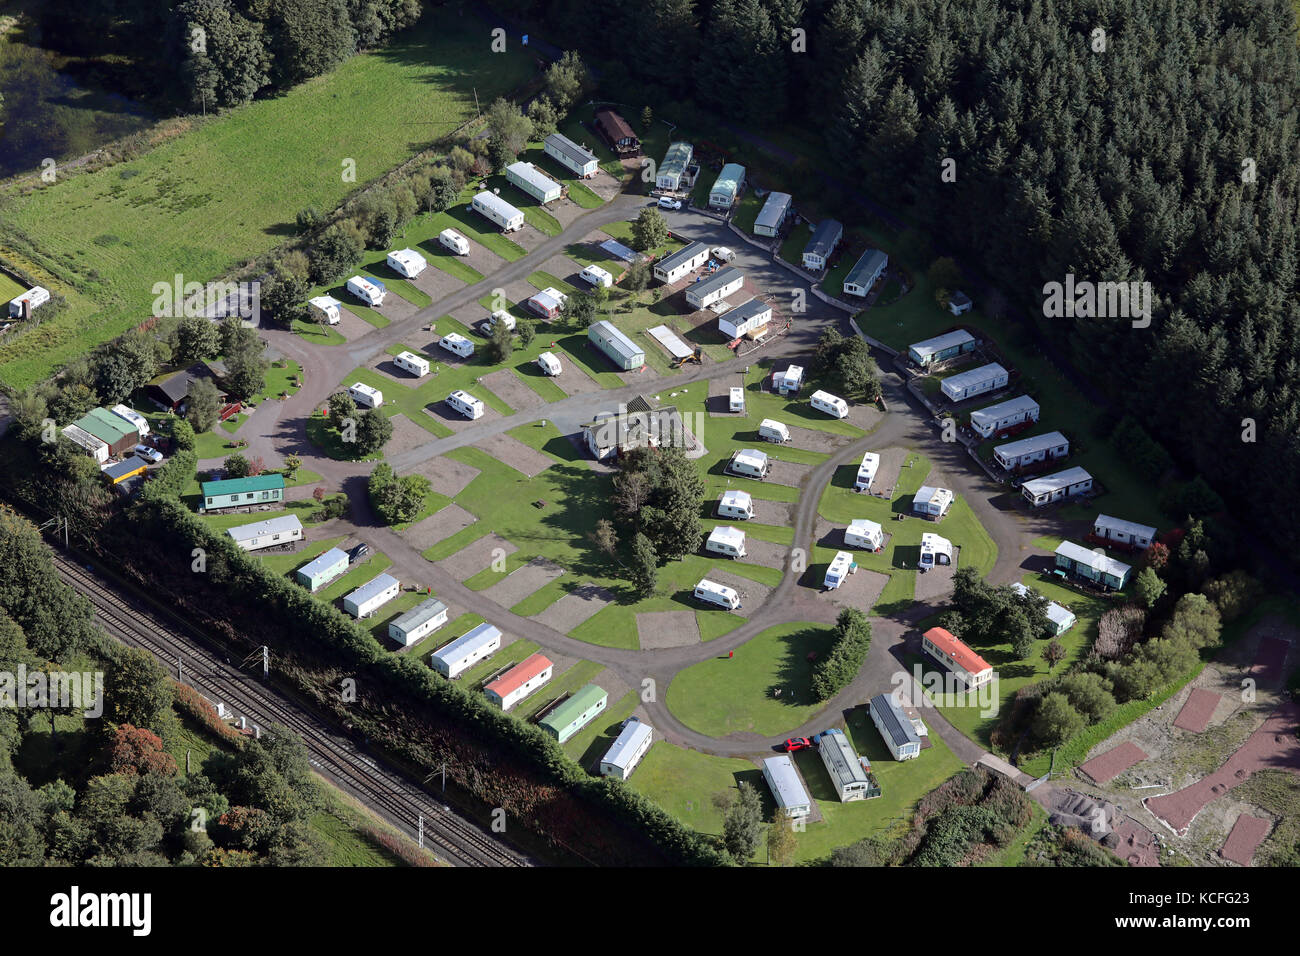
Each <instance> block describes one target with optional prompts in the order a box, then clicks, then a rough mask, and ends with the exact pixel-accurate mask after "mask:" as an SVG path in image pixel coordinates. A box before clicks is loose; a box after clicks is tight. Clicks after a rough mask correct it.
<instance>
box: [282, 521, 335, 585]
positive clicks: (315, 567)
mask: <svg viewBox="0 0 1300 956" xmlns="http://www.w3.org/2000/svg"><path fill="white" fill-rule="evenodd" d="M294 520H295V521H297V520H298V519H297V518H295V519H294ZM347 559H348V553H347V552H346V551H344V550H343V549H342V548H330V549H329V550H328V551H326V552H325V553H324V554H322V555H320V556H319V557H317V558H314V559H312V560H311V561H309V562H307V563H306V564H304V565H303V566H302V567H300V568H299V569H298V573H299V574H305V575H307V577H309V578H314V577H315V576H316V575H318V574H320V573H321V572H322V571H325V570H327V569H328V568H332V567H334V565H336V564H338V563H339V562H340V561H346V560H347Z"/></svg>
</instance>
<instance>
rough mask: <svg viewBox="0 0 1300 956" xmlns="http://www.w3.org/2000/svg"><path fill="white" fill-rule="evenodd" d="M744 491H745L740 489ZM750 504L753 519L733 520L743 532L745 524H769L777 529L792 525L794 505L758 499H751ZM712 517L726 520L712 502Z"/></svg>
mask: <svg viewBox="0 0 1300 956" xmlns="http://www.w3.org/2000/svg"><path fill="white" fill-rule="evenodd" d="M741 490H742V491H744V490H745V489H743V488H742V489H741ZM750 503H751V504H752V505H753V506H754V517H752V518H749V519H747V520H745V521H740V520H739V519H735V520H736V522H737V524H736V527H738V528H740V529H741V530H744V527H745V525H747V524H770V525H776V526H777V527H782V528H789V527H791V526H793V524H794V518H793V517H792V515H793V510H794V505H791V504H788V503H786V502H784V501H765V500H763V499H760V498H752V499H751V500H750ZM713 517H715V518H726V517H727V516H726V515H720V514H718V502H717V501H714V502H713Z"/></svg>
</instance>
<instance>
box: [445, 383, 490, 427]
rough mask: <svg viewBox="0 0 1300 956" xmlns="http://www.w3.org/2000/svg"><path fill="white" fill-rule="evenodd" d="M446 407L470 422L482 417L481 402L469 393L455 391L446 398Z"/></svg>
mask: <svg viewBox="0 0 1300 956" xmlns="http://www.w3.org/2000/svg"><path fill="white" fill-rule="evenodd" d="M447 405H448V406H449V407H450V408H453V409H455V410H456V411H458V412H460V413H461V414H462V415H464V416H465V417H466V418H468V419H470V420H473V419H475V418H482V417H483V402H482V401H480V400H479V399H477V398H475V397H474V396H473V395H471V394H470V393H469V392H465V391H461V390H460V389H456V391H454V392H452V393H451V394H450V395H448V396H447Z"/></svg>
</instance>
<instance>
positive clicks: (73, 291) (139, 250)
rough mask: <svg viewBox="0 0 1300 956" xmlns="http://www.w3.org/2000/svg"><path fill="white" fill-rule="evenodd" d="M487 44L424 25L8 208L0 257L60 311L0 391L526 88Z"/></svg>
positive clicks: (445, 26) (518, 59)
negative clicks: (160, 291)
mask: <svg viewBox="0 0 1300 956" xmlns="http://www.w3.org/2000/svg"><path fill="white" fill-rule="evenodd" d="M488 42H489V37H488V32H487V30H486V29H480V23H479V21H477V20H476V19H473V18H471V17H464V18H461V17H457V16H455V15H454V14H453V13H452V12H451V11H450V10H446V11H438V10H430V11H429V12H427V13H426V15H425V16H424V18H423V19H422V21H421V22H420V23H419V24H418V25H417V26H415V27H414V28H412V29H411V30H410V31H407V32H405V33H403V34H402V35H401V36H399V37H397V38H396V39H395V40H394V41H393V43H392V44H390V45H389V46H388V47H387V48H385V49H384V50H381V51H379V52H376V53H372V54H365V55H361V56H356V57H353V58H352V59H351V60H348V61H347V62H345V63H343V64H342V65H341V66H340V67H339V68H338V69H337V70H335V71H334V72H332V73H330V74H328V75H326V76H322V77H318V78H316V79H314V80H311V81H309V82H307V83H304V84H303V85H301V86H299V87H297V88H296V89H293V90H291V91H289V92H288V93H286V94H285V95H283V96H279V97H273V98H268V99H265V100H258V101H257V102H255V103H252V104H250V105H248V106H246V107H243V108H240V109H236V110H233V111H231V112H228V113H225V114H222V115H219V116H214V117H211V118H209V119H208V120H206V121H203V120H195V121H194V126H193V129H192V130H191V131H189V132H188V133H186V134H184V135H182V136H179V137H177V138H175V139H172V140H170V141H168V142H166V143H164V144H162V145H160V146H159V147H158V148H157V149H155V150H153V151H152V152H150V153H148V154H146V155H144V156H141V157H140V158H138V159H135V160H132V161H130V162H126V163H122V164H119V165H116V166H112V167H109V168H107V169H103V170H100V171H98V172H94V173H89V174H86V175H82V176H74V177H72V178H69V179H67V180H64V181H62V182H59V183H56V184H55V185H53V186H49V187H46V188H42V189H39V190H36V191H34V192H31V193H29V194H27V195H25V196H17V197H12V198H11V199H10V201H9V202H8V204H7V207H6V209H5V215H4V219H5V223H6V228H5V230H4V235H3V236H0V248H2V249H3V250H4V251H5V252H6V254H9V255H11V256H12V257H13V258H14V259H15V260H16V261H17V262H19V263H20V264H23V265H24V266H26V267H27V268H29V269H31V270H32V271H34V272H37V273H39V274H41V275H42V276H50V277H52V279H51V283H50V284H51V285H52V286H53V288H54V289H56V290H58V291H61V292H64V293H65V294H67V295H68V298H69V303H70V306H69V308H68V309H67V310H66V311H65V312H64V313H63V314H62V315H60V316H59V317H58V319H56V320H54V321H52V322H48V323H46V324H45V325H42V326H40V327H39V328H37V329H35V330H34V331H33V332H32V333H31V334H29V335H26V336H23V337H22V338H20V339H18V340H16V341H14V342H12V343H10V344H8V345H7V346H5V347H4V348H3V349H0V379H3V381H4V382H5V383H6V384H9V385H13V386H24V385H27V384H30V383H32V382H35V381H38V380H40V379H42V378H44V377H45V376H46V375H48V374H49V373H50V372H51V371H52V370H53V369H54V368H56V367H57V366H58V365H59V364H60V363H62V362H66V361H67V360H68V359H70V358H72V357H73V356H75V355H78V354H81V353H83V352H85V351H87V350H88V349H89V348H90V347H91V346H93V345H94V344H96V343H98V342H101V341H104V340H106V339H109V338H112V337H113V336H115V335H118V334H120V333H122V332H124V331H125V330H126V329H128V328H130V327H131V326H133V325H135V324H136V323H138V322H139V321H141V319H143V318H145V317H147V316H148V315H149V314H150V310H151V304H152V302H153V299H154V295H153V294H152V291H151V290H152V287H153V285H154V283H156V282H160V281H171V278H172V276H173V275H174V274H175V273H181V274H183V275H184V276H185V279H186V281H208V280H211V279H214V278H217V277H219V276H221V275H222V274H224V273H225V272H226V271H227V270H229V269H230V268H231V267H232V266H235V265H238V264H239V263H242V262H245V261H247V260H249V259H251V258H253V257H254V256H257V255H259V254H261V253H263V252H265V251H266V250H268V249H270V248H272V247H273V246H276V245H278V244H279V243H281V242H282V241H284V239H285V238H286V237H288V236H289V235H291V234H292V232H293V225H292V224H293V219H294V215H295V214H296V213H297V212H298V210H300V209H302V208H304V207H306V206H309V205H315V206H317V207H319V208H321V209H332V208H334V207H335V206H337V205H338V204H339V202H340V201H341V200H342V199H343V198H344V197H345V196H346V195H347V194H348V193H350V192H351V191H352V190H354V189H356V188H357V187H358V186H359V185H362V184H364V183H366V182H368V181H370V180H372V179H374V178H375V177H377V176H379V175H381V174H383V173H385V172H386V171H387V170H389V169H390V168H392V167H393V166H396V165H397V164H399V163H401V162H402V161H404V160H406V159H408V158H409V157H410V156H411V155H412V153H413V152H414V151H416V150H420V149H423V148H425V147H427V146H428V145H430V144H431V143H433V142H434V141H436V140H437V139H438V138H440V137H442V136H444V135H446V134H447V133H449V132H451V131H452V130H453V129H455V128H456V127H457V126H459V125H461V124H462V123H463V122H464V121H465V120H466V119H468V118H470V117H472V116H473V115H474V90H477V92H478V98H479V101H480V102H491V100H492V99H493V98H494V97H496V96H498V95H500V94H503V93H505V92H508V91H509V90H511V89H513V88H514V87H516V86H518V85H519V84H521V83H522V82H523V81H525V80H526V79H527V78H528V76H529V75H530V74H531V73H532V71H533V60H532V57H531V56H529V55H528V54H527V53H526V51H525V50H524V49H523V48H521V47H519V46H518V45H512V47H511V52H507V53H501V54H496V55H493V56H488V55H486V53H487V45H488ZM358 116H364V118H365V119H364V122H358V121H357V117H358ZM348 160H351V161H354V162H355V169H356V173H355V181H352V182H348V181H345V180H344V178H343V174H344V170H345V167H344V163H345V161H348Z"/></svg>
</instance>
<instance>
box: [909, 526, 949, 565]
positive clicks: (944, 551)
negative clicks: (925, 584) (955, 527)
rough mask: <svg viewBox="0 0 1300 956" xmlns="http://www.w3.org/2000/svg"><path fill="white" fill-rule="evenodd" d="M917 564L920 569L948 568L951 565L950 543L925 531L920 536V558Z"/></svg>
mask: <svg viewBox="0 0 1300 956" xmlns="http://www.w3.org/2000/svg"><path fill="white" fill-rule="evenodd" d="M917 564H918V566H919V567H922V568H944V567H948V566H949V565H951V564H952V542H951V541H949V540H948V539H947V538H941V537H939V536H938V535H937V534H931V533H930V532H929V531H927V532H926V533H925V534H923V535H921V557H920V560H919V561H918V562H917Z"/></svg>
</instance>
